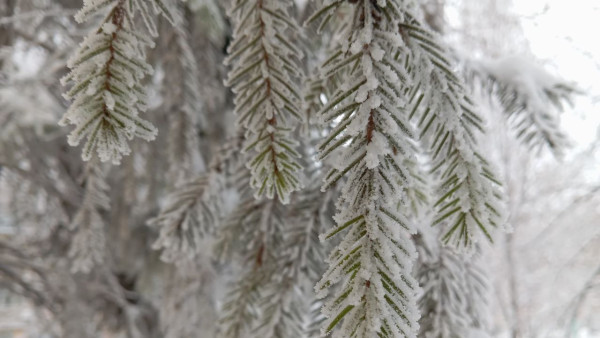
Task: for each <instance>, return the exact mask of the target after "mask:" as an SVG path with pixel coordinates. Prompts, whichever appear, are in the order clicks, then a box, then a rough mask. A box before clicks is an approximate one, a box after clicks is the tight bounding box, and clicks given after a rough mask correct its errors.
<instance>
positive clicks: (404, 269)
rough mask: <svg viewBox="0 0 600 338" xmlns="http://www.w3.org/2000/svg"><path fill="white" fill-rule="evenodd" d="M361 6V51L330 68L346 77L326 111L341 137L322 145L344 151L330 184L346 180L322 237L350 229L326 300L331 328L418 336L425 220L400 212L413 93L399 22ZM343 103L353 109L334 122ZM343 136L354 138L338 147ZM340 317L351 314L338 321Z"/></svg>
mask: <svg viewBox="0 0 600 338" xmlns="http://www.w3.org/2000/svg"><path fill="white" fill-rule="evenodd" d="M377 4H378V6H381V7H383V6H385V7H386V9H388V10H389V12H388V13H392V12H393V11H394V10H396V11H399V8H400V3H399V2H396V1H378V3H377ZM355 8H356V10H357V11H359V13H356V14H355V15H356V16H357V17H360V18H361V19H362V18H363V17H364V22H362V21H357V22H354V24H355V25H359V24H360V26H359V27H357V26H354V27H352V30H350V31H349V32H350V33H349V37H348V39H347V40H349V41H350V46H351V47H350V53H351V54H350V55H344V56H341V57H338V58H337V59H335V60H334V61H333V62H331V63H330V65H328V67H327V69H326V70H325V71H326V72H329V71H330V69H332V70H336V71H337V72H338V74H337V75H338V76H340V77H341V80H340V82H341V84H342V85H341V86H340V88H339V90H338V92H337V93H334V94H333V96H332V98H330V99H329V101H330V102H333V103H329V104H326V106H325V107H324V108H323V109H322V111H321V112H320V114H321V115H322V116H323V121H324V122H325V123H327V124H329V123H331V122H335V126H334V128H333V130H332V135H334V136H335V138H333V139H326V141H324V143H323V144H322V145H321V146H320V147H319V148H320V150H321V152H322V154H323V155H322V156H339V159H338V160H336V161H334V164H333V165H334V167H335V169H333V170H331V172H330V173H329V174H328V175H327V179H326V180H325V184H324V185H323V188H327V187H329V186H330V185H332V184H334V183H336V182H337V183H338V184H341V183H339V182H340V180H341V179H342V177H345V178H346V181H345V183H343V185H342V188H341V192H340V199H339V201H338V203H337V204H336V205H337V208H338V211H339V212H338V214H337V215H336V217H335V221H336V226H335V227H334V228H332V229H331V230H330V231H329V232H327V233H324V234H322V235H321V236H320V238H321V239H322V240H326V239H329V238H331V237H333V236H343V239H342V241H341V242H340V244H339V245H338V246H337V247H336V248H335V249H334V250H333V251H332V253H331V255H330V257H329V259H328V263H329V269H328V270H327V272H326V273H325V275H324V276H323V278H322V279H321V281H319V283H317V285H316V286H315V291H316V292H317V294H318V295H319V297H324V296H325V295H327V292H328V290H329V288H330V287H331V286H333V285H337V290H338V291H337V292H336V294H335V295H334V296H332V297H331V298H330V299H331V300H330V301H327V302H326V304H325V306H324V308H323V311H322V312H323V314H324V315H325V316H326V317H327V318H328V319H327V320H326V321H325V324H324V327H323V329H322V334H323V335H326V334H329V333H331V334H332V337H350V336H354V337H369V338H370V337H377V336H379V335H381V334H382V333H383V331H386V332H387V335H386V336H388V337H403V336H406V337H416V334H417V332H418V327H419V326H418V323H417V322H418V318H419V312H418V309H417V306H416V294H417V293H418V283H417V282H416V281H415V280H414V279H413V278H412V277H411V276H410V274H411V269H412V264H413V261H414V259H415V258H416V250H415V248H414V245H413V243H412V241H411V240H410V234H412V233H414V232H415V228H414V226H412V225H411V224H410V223H409V222H408V220H407V219H406V218H405V217H403V216H402V215H400V214H398V213H397V212H396V211H395V210H396V206H397V205H398V203H399V202H400V201H399V198H400V197H401V196H403V194H402V192H403V190H404V188H403V187H404V185H405V184H407V182H406V181H404V180H402V179H401V178H402V177H410V172H409V169H408V168H406V167H405V165H404V160H403V155H401V154H406V153H407V151H406V149H404V147H407V148H410V142H411V135H412V132H411V131H410V128H411V124H410V123H409V122H408V121H407V120H406V116H405V115H404V114H405V112H404V111H403V110H401V109H399V108H400V107H401V105H400V103H402V102H404V100H405V99H404V98H402V97H400V96H399V95H402V94H401V93H403V92H404V88H403V87H402V83H401V82H400V81H399V79H400V78H401V77H403V78H405V77H406V76H405V74H406V73H407V71H406V70H404V69H403V67H404V64H403V63H401V62H398V60H395V59H394V58H393V56H394V55H395V54H396V52H397V51H398V50H397V49H396V47H395V44H390V43H389V42H388V41H386V39H385V37H386V36H388V35H390V36H393V35H394V33H393V32H395V31H396V30H397V22H395V21H393V20H392V21H388V19H387V17H386V16H385V15H382V16H379V15H377V13H378V11H380V10H381V9H380V8H376V7H375V4H374V3H373V2H372V1H359V2H358V3H357V4H356V7H355ZM376 15H377V17H375V16H376ZM375 20H377V25H375V24H374V22H375ZM354 55H356V56H354ZM357 57H358V58H360V60H359V62H358V65H357V66H356V70H353V72H350V71H349V69H348V68H346V67H349V66H347V65H348V64H355V63H353V62H352V59H349V58H354V59H353V60H356V58H357ZM339 110H343V111H345V112H347V113H348V115H346V116H344V118H343V119H339V120H333V121H332V116H336V112H337V111H339ZM390 124H391V125H390ZM338 139H339V140H347V142H346V143H344V145H341V144H339V142H338V145H337V146H336V144H335V140H338ZM407 144H408V146H407ZM330 153H332V154H333V155H329V154H330ZM392 285H393V286H392ZM336 299H337V300H336ZM340 316H343V320H341V321H339V322H337V319H336V318H340ZM330 325H331V326H333V330H332V331H333V332H329V327H330Z"/></svg>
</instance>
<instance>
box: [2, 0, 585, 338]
mask: <svg viewBox="0 0 600 338" xmlns="http://www.w3.org/2000/svg"><path fill="white" fill-rule="evenodd" d="M433 2H435V3H436V4H437V3H439V2H438V1H437V0H436V1H429V0H423V1H417V0H323V1H306V2H303V1H292V0H228V1H219V0H187V1H179V0H177V1H175V0H173V1H170V0H85V1H84V2H83V7H82V6H81V4H80V3H78V2H77V0H57V1H33V2H32V1H8V2H6V4H4V3H3V2H2V1H0V71H1V74H2V76H0V286H2V287H3V288H4V286H6V288H7V289H9V290H11V291H12V292H15V293H19V294H22V295H24V296H26V297H28V298H30V299H32V300H33V301H34V303H35V304H36V306H39V307H41V308H43V310H42V311H40V313H43V314H44V316H47V318H49V321H51V322H52V330H51V331H52V332H51V333H49V336H51V337H66V338H69V337H76V338H87V337H98V336H115V337H127V338H139V337H144V338H161V337H169V338H179V337H197V336H201V337H221V338H289V337H293V338H303V337H311V338H312V337H318V336H327V337H330V336H331V337H341V338H352V337H355V338H374V337H386V338H398V337H432V338H454V337H458V338H471V337H472V338H481V337H486V336H488V335H489V328H488V325H487V311H488V309H487V306H488V304H489V302H488V298H489V296H488V295H487V291H488V287H490V286H489V285H488V284H487V282H486V278H485V274H484V273H483V270H482V269H480V268H479V265H478V264H479V262H478V259H480V254H481V251H483V249H482V248H484V246H483V245H480V241H482V239H483V241H484V242H485V241H493V240H495V239H496V238H497V237H496V236H497V234H495V232H496V230H497V229H502V228H503V227H504V225H503V223H504V217H505V216H504V214H503V210H502V209H503V203H504V202H503V200H504V197H503V193H504V192H503V191H502V189H501V185H500V182H499V181H498V179H496V176H495V174H494V170H493V168H492V164H491V163H490V162H488V160H487V158H488V157H487V155H488V154H486V156H483V154H482V151H481V150H480V149H481V148H480V144H478V139H479V138H480V137H481V136H482V135H481V134H482V132H484V131H485V130H484V129H485V127H487V126H486V125H485V122H484V118H483V113H482V112H481V111H482V110H481V109H479V108H478V107H476V105H475V104H474V102H476V100H474V99H472V98H471V97H474V96H475V95H478V98H481V96H483V97H484V98H490V99H491V100H492V101H495V103H499V105H497V106H495V107H494V108H498V107H499V108H500V109H499V110H501V111H503V112H504V113H505V114H504V115H505V116H506V117H507V120H508V121H509V123H508V125H512V126H513V127H514V128H513V129H514V131H515V132H516V134H517V136H518V138H519V139H520V140H521V141H522V142H523V143H525V144H526V145H528V146H531V147H534V148H537V147H540V146H542V145H543V146H544V147H547V148H551V149H552V150H553V151H555V152H557V153H558V152H560V150H561V149H563V148H564V146H565V139H566V138H565V137H564V135H563V133H562V132H561V131H560V130H559V128H558V127H559V119H558V111H559V110H560V109H561V105H562V104H563V103H565V102H568V101H569V99H570V98H571V96H572V95H573V94H574V93H575V90H574V87H573V86H571V85H568V84H567V83H565V82H564V81H560V80H557V79H555V78H553V77H550V76H548V75H547V74H546V73H545V72H544V71H542V70H541V69H539V67H537V66H535V65H533V64H531V63H528V62H525V61H523V60H521V59H520V58H516V59H515V58H507V59H501V60H498V61H493V62H472V61H468V59H467V58H466V57H465V58H464V60H463V59H461V58H460V57H456V55H462V54H461V53H459V52H458V51H457V50H458V48H460V46H454V45H453V46H451V47H452V50H453V53H454V55H453V54H452V53H450V52H449V50H450V49H449V48H446V47H445V46H444V44H443V42H442V37H441V36H439V35H438V33H434V32H433V31H431V30H430V29H429V28H427V27H428V26H432V27H433V25H432V22H433V23H436V18H431V17H430V16H431V15H434V16H435V13H437V12H436V10H433V11H432V12H428V13H425V14H424V13H423V12H422V7H423V6H428V4H429V5H430V4H432V3H433ZM29 6H31V7H33V8H35V10H36V11H35V12H34V14H35V13H37V12H40V13H41V14H40V15H42V17H41V18H39V20H38V19H37V14H35V15H33V14H28V13H29V12H27V11H28V10H29ZM61 6H65V8H63V7H61ZM440 6H441V5H440ZM81 7H82V8H81ZM442 7H443V6H442ZM7 8H8V9H9V10H8V12H5V9H7ZM67 8H68V10H67ZM75 12H77V14H76V16H75V18H74V19H73V13H75ZM22 17H36V20H32V22H33V24H32V25H31V27H28V25H26V24H25V23H24V22H21V21H22V20H21V19H20V18H22ZM441 19H443V17H439V18H437V20H441ZM298 22H304V23H305V25H304V27H300V26H299V25H298V24H297V23H298ZM440 24H441V25H442V26H443V24H442V23H440ZM438 28H439V27H438ZM81 37H85V38H84V39H83V42H81V44H79V42H80V40H81ZM78 44H79V45H78ZM149 47H151V48H149ZM67 55H68V56H70V58H69V57H68V56H67ZM36 58H37V59H39V60H40V61H39V64H38V63H36V62H38V61H35V60H37V59H36ZM455 58H458V59H459V61H463V62H462V63H463V64H464V68H459V67H457V66H456V65H455V64H454V63H453V61H452V60H453V59H455ZM21 59H26V60H28V61H22V60H21ZM34 59H35V60H34ZM31 60H34V61H31ZM30 62H31V63H34V64H33V65H30V64H29V63H30ZM65 65H67V66H68V68H70V73H68V74H67V75H65V71H66V69H65V68H64V66H65ZM154 70H156V71H154ZM27 72H30V73H31V74H32V75H26V74H25V73H27ZM459 72H460V74H462V75H464V76H465V80H466V82H464V81H463V79H462V78H461V77H460V76H459ZM23 74H25V75H23ZM306 74H310V75H308V76H307V75H306ZM4 75H6V76H4ZM61 77H62V78H63V79H62V82H63V84H64V85H67V86H68V91H67V92H66V93H64V97H66V98H67V99H68V100H69V102H65V101H64V100H62V98H61V94H62V93H61V91H63V90H64V88H63V87H61V86H58V85H57V84H58V82H59V81H60V80H59V79H60V78H61ZM465 83H468V85H466V84H465ZM32 98H33V103H32ZM65 111H66V112H65ZM42 112H43V113H42ZM61 116H62V119H61V118H60V117H61ZM58 120H60V124H70V125H73V127H72V128H73V129H72V130H67V128H59V127H58V126H57V123H56V122H57V121H58ZM159 130H160V133H159ZM69 133H70V134H69ZM67 134H68V136H67ZM149 140H153V142H151V143H150V142H144V141H149ZM78 144H81V145H82V149H81V150H78V149H76V148H74V147H71V146H75V145H78ZM69 145H71V146H69ZM490 148H491V149H492V150H493V152H490V154H489V155H490V157H494V158H496V157H497V156H495V155H497V154H495V152H496V151H497V148H499V147H496V146H494V145H492V147H490ZM127 154H131V155H132V156H126V155H127ZM81 157H83V160H84V161H82V160H81ZM590 157H592V156H590ZM107 161H110V162H112V163H120V162H122V165H120V166H110V165H107V164H104V163H102V162H107ZM508 188H511V186H508ZM508 191H509V192H510V191H511V189H508ZM515 209H516V208H515ZM5 224H7V225H5ZM5 229H8V230H9V231H6V230H5ZM478 241H479V242H478ZM500 244H503V243H502V241H501V243H500ZM485 263H486V264H489V262H488V261H485ZM54 328H56V329H54Z"/></svg>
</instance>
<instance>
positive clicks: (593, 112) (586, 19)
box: [513, 0, 600, 146]
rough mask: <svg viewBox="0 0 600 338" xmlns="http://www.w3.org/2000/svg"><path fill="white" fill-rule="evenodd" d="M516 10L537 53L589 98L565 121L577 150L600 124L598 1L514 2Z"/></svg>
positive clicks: (566, 115) (554, 70) (581, 102)
mask: <svg viewBox="0 0 600 338" xmlns="http://www.w3.org/2000/svg"><path fill="white" fill-rule="evenodd" d="M513 8H514V10H515V11H516V13H518V14H520V15H522V25H523V30H524V33H525V35H526V37H527V38H528V40H529V44H530V47H531V51H532V52H533V54H534V55H536V56H537V57H539V58H540V59H541V60H543V61H545V65H546V66H547V67H548V69H549V70H550V71H552V72H554V73H555V74H557V75H559V76H561V77H563V78H564V79H566V80H569V81H574V82H576V83H577V84H578V85H579V87H580V88H581V89H583V90H584V91H586V93H587V94H588V96H587V97H579V98H578V99H577V101H576V105H575V109H573V111H568V112H566V113H565V114H564V115H563V120H562V121H563V126H564V128H565V129H566V130H567V133H568V134H569V136H570V137H571V138H573V139H574V141H576V142H577V143H578V144H579V146H583V145H584V144H589V143H590V142H591V141H593V140H594V139H595V137H596V133H597V127H598V125H599V123H600V112H599V111H598V104H599V103H600V59H599V57H600V38H599V37H598V34H599V33H600V0H515V1H513Z"/></svg>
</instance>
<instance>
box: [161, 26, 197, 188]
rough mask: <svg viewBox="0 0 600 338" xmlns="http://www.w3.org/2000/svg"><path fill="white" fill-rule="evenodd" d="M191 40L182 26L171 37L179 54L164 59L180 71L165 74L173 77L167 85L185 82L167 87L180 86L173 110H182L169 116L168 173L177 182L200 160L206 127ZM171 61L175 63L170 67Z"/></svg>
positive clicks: (172, 45) (168, 91) (192, 172)
mask: <svg viewBox="0 0 600 338" xmlns="http://www.w3.org/2000/svg"><path fill="white" fill-rule="evenodd" d="M188 39H189V37H188V35H187V34H186V32H185V31H183V29H178V30H175V38H174V39H171V40H170V43H169V47H170V48H173V49H176V50H179V57H178V58H174V59H173V60H165V61H166V62H167V65H166V66H165V68H174V69H178V71H177V72H169V73H168V74H165V76H166V77H170V81H165V82H166V85H167V86H169V85H171V84H174V82H182V83H180V85H179V86H177V85H174V86H169V87H170V88H166V92H167V93H172V91H170V90H175V88H176V89H177V90H176V91H175V93H173V94H175V95H174V96H176V99H175V100H173V101H174V107H173V109H176V110H179V112H178V113H176V114H171V115H169V119H170V121H169V122H170V125H169V137H170V139H169V165H170V168H169V176H170V177H171V178H172V179H173V181H174V182H177V183H180V182H182V181H185V180H186V179H187V178H188V177H189V176H190V175H192V174H194V167H195V165H194V164H195V163H194V162H196V161H200V159H201V155H200V154H199V152H200V140H199V137H198V134H199V131H200V132H202V131H203V129H204V128H205V126H206V121H205V120H204V114H202V113H201V112H202V110H203V109H204V107H203V106H202V94H201V92H200V77H201V75H200V71H199V69H198V65H197V63H196V59H195V57H194V54H193V52H192V48H191V46H190V44H189V41H188ZM170 62H172V63H175V64H174V65H172V67H168V66H170V64H168V63H170Z"/></svg>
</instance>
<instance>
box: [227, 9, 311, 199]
mask: <svg viewBox="0 0 600 338" xmlns="http://www.w3.org/2000/svg"><path fill="white" fill-rule="evenodd" d="M290 5H291V2H290V1H288V0H284V1H281V0H279V1H274V0H250V1H246V0H244V1H241V0H238V1H235V2H234V4H233V8H231V9H230V11H229V16H230V17H231V18H232V19H233V21H234V22H235V27H234V40H233V42H232V44H231V46H230V47H229V49H228V52H229V56H228V58H227V59H226V60H225V63H226V64H229V65H232V70H231V71H230V72H229V76H228V79H227V84H228V85H229V86H230V87H231V88H232V90H233V92H234V93H235V94H236V96H235V110H236V112H237V113H238V120H237V122H238V125H239V126H240V127H243V128H244V129H245V137H246V143H245V149H244V151H246V152H250V153H251V154H252V156H251V157H250V159H249V160H248V163H247V166H248V168H249V169H250V172H251V173H252V179H251V181H250V185H251V186H252V187H253V188H254V189H255V195H256V197H257V198H258V197H260V196H263V195H266V196H267V197H268V198H273V197H274V196H275V194H277V196H278V198H279V200H280V201H281V202H282V203H284V204H285V203H288V202H289V197H290V194H291V193H292V192H293V191H297V190H299V189H301V187H302V179H301V177H300V173H301V170H302V167H301V166H300V165H299V164H298V162H297V160H296V159H297V158H298V157H299V156H300V155H299V153H298V152H297V151H296V150H295V148H296V146H297V142H296V141H295V140H294V139H293V138H292V135H293V130H294V129H295V126H296V123H295V121H298V120H300V119H301V112H300V106H301V105H300V101H301V96H300V91H299V89H298V88H297V79H298V78H300V77H301V76H302V71H301V69H300V67H299V65H298V60H299V59H300V58H301V57H302V52H301V51H300V50H299V49H298V48H297V47H296V46H294V44H293V42H291V41H290V39H289V36H290V34H288V31H295V30H296V29H297V27H296V24H295V23H294V22H293V21H292V19H291V17H290V15H289V14H288V7H289V6H290Z"/></svg>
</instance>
